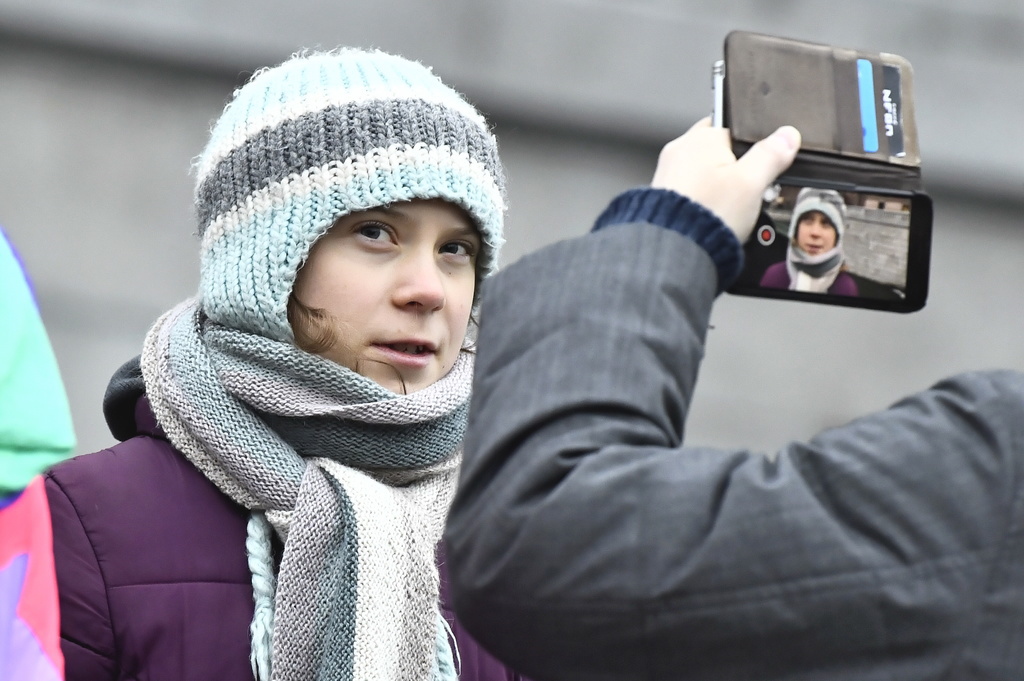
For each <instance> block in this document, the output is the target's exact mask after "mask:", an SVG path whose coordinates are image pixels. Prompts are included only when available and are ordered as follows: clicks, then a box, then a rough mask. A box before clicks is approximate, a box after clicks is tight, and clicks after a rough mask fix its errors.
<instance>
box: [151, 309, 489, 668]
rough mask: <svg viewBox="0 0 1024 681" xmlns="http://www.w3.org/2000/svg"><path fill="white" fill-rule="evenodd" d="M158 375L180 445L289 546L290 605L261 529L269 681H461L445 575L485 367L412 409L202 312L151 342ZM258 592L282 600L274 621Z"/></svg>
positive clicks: (455, 372) (176, 317)
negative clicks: (466, 436)
mask: <svg viewBox="0 0 1024 681" xmlns="http://www.w3.org/2000/svg"><path fill="white" fill-rule="evenodd" d="M142 372H143V378H144V380H145V384H146V391H147V395H148V397H149V400H150V403H151V404H152V407H153V411H154V413H155V415H156V417H157V420H158V421H159V423H160V425H161V427H162V428H163V429H164V431H165V432H166V434H167V436H168V438H169V439H170V441H171V443H172V444H174V446H175V447H176V448H177V449H178V450H179V451H180V452H181V453H182V454H183V455H184V456H185V457H187V458H188V459H189V460H190V461H191V462H192V463H193V464H194V465H195V466H196V467H197V468H198V469H199V470H200V471H202V473H203V474H204V475H206V477H207V478H209V479H210V480H211V481H212V482H213V483H214V484H216V485H217V487H218V488H220V490H221V491H223V492H224V493H225V494H227V495H228V496H229V497H231V498H232V499H233V500H234V501H236V502H237V503H239V504H241V505H243V506H245V507H246V508H249V509H252V510H253V511H254V512H255V513H254V518H255V519H257V520H258V519H259V518H260V517H261V516H262V514H263V513H265V517H266V520H268V521H269V524H270V525H272V526H273V528H274V530H275V531H276V532H277V534H278V536H280V538H281V539H282V540H283V542H284V552H283V556H282V558H281V563H280V569H279V571H278V574H277V576H276V591H275V589H274V575H273V569H272V567H271V566H269V565H266V563H267V560H266V559H265V558H264V559H263V560H262V567H261V566H260V565H253V560H252V558H253V556H252V546H251V543H252V542H251V540H252V533H253V527H254V524H253V523H252V522H250V542H249V544H250V546H249V549H250V567H252V568H253V575H254V576H253V580H254V582H253V583H254V586H255V587H257V588H256V592H257V599H256V600H257V613H256V618H255V619H254V623H253V628H254V651H255V647H256V645H257V641H256V637H255V632H257V631H258V630H260V629H261V628H262V629H263V630H265V631H266V632H267V634H268V635H269V631H270V628H271V627H269V626H266V625H267V621H268V618H269V621H272V623H273V624H272V637H270V638H269V639H268V641H267V647H268V648H269V649H270V650H272V654H271V655H268V656H267V657H268V658H269V659H268V660H266V661H264V663H263V664H262V665H261V669H260V670H259V672H258V675H259V676H260V677H264V678H270V679H272V680H273V681H310V680H313V679H332V680H338V681H348V680H350V679H351V680H362V679H373V680H381V679H402V680H405V679H431V678H437V677H439V676H442V675H444V673H445V672H446V671H447V673H451V672H450V669H451V651H450V649H448V646H447V634H446V633H444V632H443V631H442V630H441V624H440V622H442V621H443V618H440V615H439V610H438V575H437V569H436V567H435V563H434V560H435V548H436V545H437V542H438V541H439V540H440V537H441V532H442V529H443V525H444V519H445V515H446V513H447V511H448V506H449V504H450V502H451V499H452V496H453V494H454V488H455V483H456V476H457V474H458V465H459V461H460V458H461V451H460V449H459V445H460V442H461V439H462V435H463V432H464V429H465V420H466V414H467V410H468V401H469V392H470V381H471V375H472V355H471V354H470V353H465V352H464V353H460V356H459V359H458V360H457V362H456V364H455V366H454V368H453V369H452V370H451V371H450V372H449V373H448V374H447V375H446V376H445V377H443V378H442V379H441V380H439V381H438V382H437V383H435V384H434V385H432V386H430V387H428V388H426V389H424V390H421V391H418V392H416V393H413V394H411V395H396V394H395V393H392V392H390V391H388V390H386V389H385V388H383V387H381V386H380V385H378V384H376V383H374V382H373V381H371V380H369V379H367V378H364V377H363V376H360V375H358V374H356V373H355V372H353V371H350V370H348V369H346V368H344V367H341V366H338V365H336V364H334V363H332V362H330V361H328V360H326V359H323V358H321V357H318V356H316V355H311V354H309V353H306V352H304V351H302V350H299V349H298V348H296V347H295V346H293V345H291V344H289V343H283V342H279V341H274V340H270V339H267V338H265V337H262V336H258V335H254V334H250V333H245V332H241V331H237V330H233V329H230V328H226V327H224V326H220V325H218V324H215V323H213V322H211V321H210V320H208V319H206V318H205V316H204V315H203V314H202V313H201V312H200V310H199V308H198V305H197V304H196V303H195V302H194V301H186V302H185V303H182V304H181V305H179V306H177V307H175V308H174V309H172V310H171V311H169V312H168V313H166V314H165V315H164V316H163V317H161V318H160V319H159V320H158V321H157V323H156V324H155V325H154V327H153V328H152V329H151V330H150V332H149V334H148V335H147V337H146V341H145V345H144V348H143V353H142ZM257 525H258V523H257ZM265 553H267V555H269V551H267V552H265ZM256 562H257V563H260V562H261V561H256ZM258 582H259V583H260V584H263V589H264V591H266V589H267V587H268V586H269V589H270V590H271V593H273V598H272V605H271V606H270V608H269V610H268V608H266V607H263V608H262V610H263V612H262V613H261V604H260V588H259V586H258ZM261 618H263V619H262V620H261ZM261 621H263V622H264V625H262V626H261V625H260V622H261ZM267 663H269V667H270V668H269V670H268V669H266V665H267ZM255 667H256V661H255V660H254V671H256V669H255ZM439 670H440V671H439Z"/></svg>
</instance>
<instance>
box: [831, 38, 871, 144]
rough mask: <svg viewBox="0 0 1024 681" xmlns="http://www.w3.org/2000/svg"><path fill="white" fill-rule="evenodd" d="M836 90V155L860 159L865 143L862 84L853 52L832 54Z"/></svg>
mask: <svg viewBox="0 0 1024 681" xmlns="http://www.w3.org/2000/svg"><path fill="white" fill-rule="evenodd" d="M832 63H833V68H832V72H833V74H834V77H833V87H834V91H835V109H836V144H835V151H836V152H838V153H840V154H846V155H851V154H853V155H857V156H860V155H862V154H863V152H864V139H863V132H862V124H861V113H860V96H859V88H860V83H859V79H858V76H857V53H856V52H854V51H853V50H844V49H839V48H836V49H833V50H832Z"/></svg>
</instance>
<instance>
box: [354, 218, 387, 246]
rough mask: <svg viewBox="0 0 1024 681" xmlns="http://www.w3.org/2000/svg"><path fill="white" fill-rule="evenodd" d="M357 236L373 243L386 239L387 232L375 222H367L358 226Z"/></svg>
mask: <svg viewBox="0 0 1024 681" xmlns="http://www.w3.org/2000/svg"><path fill="white" fill-rule="evenodd" d="M359 234H361V235H362V236H364V237H366V238H367V239H371V240H373V241H380V240H382V239H387V238H388V232H387V229H386V228H385V226H384V225H382V224H380V223H377V222H368V223H366V224H363V225H360V226H359Z"/></svg>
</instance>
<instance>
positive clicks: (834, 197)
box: [761, 187, 858, 296]
mask: <svg viewBox="0 0 1024 681" xmlns="http://www.w3.org/2000/svg"><path fill="white" fill-rule="evenodd" d="M845 231H846V204H845V203H844V202H843V197H842V196H841V195H840V194H839V192H837V191H835V190H834V189H815V188H812V187H804V188H803V189H801V190H800V193H799V194H797V197H796V202H795V203H794V205H793V216H792V218H791V219H790V221H789V250H788V251H787V252H786V259H785V260H784V261H783V262H777V263H775V264H774V265H771V266H770V267H768V269H766V270H765V273H764V276H762V277H761V286H763V287H765V288H781V289H791V290H794V291H808V292H811V293H830V294H832V295H837V296H856V295H857V294H858V290H857V282H856V281H855V280H854V278H853V277H852V276H850V275H849V274H848V273H847V272H846V271H845V257H844V255H843V233H844V232H845Z"/></svg>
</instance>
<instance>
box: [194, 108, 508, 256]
mask: <svg viewBox="0 0 1024 681" xmlns="http://www.w3.org/2000/svg"><path fill="white" fill-rule="evenodd" d="M421 142H422V143H426V144H428V145H430V146H442V145H446V146H448V147H450V148H451V149H452V150H453V151H455V152H464V153H466V154H467V155H468V156H469V157H470V158H471V159H474V160H476V161H479V162H480V163H481V164H483V165H484V167H486V168H487V170H488V171H489V172H490V173H491V175H492V176H493V177H494V181H495V183H496V184H497V185H498V187H499V188H502V187H503V184H504V182H503V177H502V175H501V171H500V167H501V166H500V163H499V161H498V149H497V145H496V144H495V141H494V137H493V135H491V133H490V132H489V131H488V130H485V129H483V128H481V127H480V126H479V125H478V124H476V123H475V122H474V121H472V120H470V119H468V118H466V117H465V116H463V115H462V114H460V113H458V112H457V111H455V110H453V109H451V108H449V107H446V106H442V105H438V104H430V103H427V102H423V101H419V100H413V101H408V100H406V101H374V102H369V103H367V104H349V105H346V106H342V107H328V108H326V109H322V110H320V111H316V112H313V113H310V114H306V115H303V116H300V117H298V118H295V119H290V120H287V121H284V122H283V123H282V124H281V125H278V126H276V127H274V128H269V129H265V130H261V131H260V132H258V133H257V134H255V135H254V136H253V137H251V138H250V139H248V140H246V141H245V143H244V144H242V145H241V146H239V147H238V148H236V149H234V150H233V151H232V152H231V153H230V154H228V155H227V156H226V157H225V158H223V159H222V160H221V161H220V162H219V163H218V164H217V165H216V167H214V169H213V170H212V171H211V172H210V174H209V175H208V176H207V177H206V179H204V180H203V182H202V183H201V184H200V186H199V188H198V190H197V192H196V204H197V210H198V219H199V235H200V237H201V236H202V235H203V233H204V232H205V231H206V228H207V226H208V225H209V224H210V222H211V221H212V220H213V219H214V218H215V217H216V216H217V215H220V214H221V213H226V212H227V211H229V210H231V208H233V207H234V206H236V205H239V204H241V203H242V201H244V200H245V197H246V196H248V195H249V194H251V193H253V192H255V191H256V190H258V189H261V188H263V187H266V186H267V185H270V184H272V183H275V182H279V181H281V180H283V179H285V178H286V177H288V176H289V175H292V174H295V173H301V172H302V171H304V170H307V169H309V168H317V167H320V166H323V165H326V164H327V163H329V162H331V161H344V160H345V159H348V158H351V157H353V156H358V155H362V154H366V153H368V152H370V151H372V150H373V149H378V148H382V147H389V146H392V145H400V144H408V145H412V144H418V143H421Z"/></svg>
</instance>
